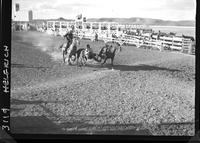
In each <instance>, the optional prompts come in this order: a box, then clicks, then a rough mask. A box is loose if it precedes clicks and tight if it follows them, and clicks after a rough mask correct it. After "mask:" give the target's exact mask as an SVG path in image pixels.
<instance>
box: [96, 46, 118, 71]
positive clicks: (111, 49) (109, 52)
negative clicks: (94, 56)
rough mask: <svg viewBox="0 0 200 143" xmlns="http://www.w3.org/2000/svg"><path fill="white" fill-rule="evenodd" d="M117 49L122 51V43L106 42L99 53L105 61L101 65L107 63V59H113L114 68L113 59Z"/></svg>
mask: <svg viewBox="0 0 200 143" xmlns="http://www.w3.org/2000/svg"><path fill="white" fill-rule="evenodd" d="M117 51H119V52H121V51H122V48H121V45H120V44H119V43H118V42H112V44H108V43H106V44H105V46H103V47H102V48H101V50H100V52H99V54H98V56H99V57H101V60H102V59H103V60H104V61H103V63H101V66H103V64H105V63H106V61H107V59H111V65H112V68H113V61H114V58H115V55H116V52H117Z"/></svg>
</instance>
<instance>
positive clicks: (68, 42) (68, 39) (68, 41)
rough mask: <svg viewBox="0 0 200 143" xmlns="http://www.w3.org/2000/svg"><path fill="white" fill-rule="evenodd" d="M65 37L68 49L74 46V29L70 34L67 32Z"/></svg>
mask: <svg viewBox="0 0 200 143" xmlns="http://www.w3.org/2000/svg"><path fill="white" fill-rule="evenodd" d="M64 37H65V38H66V39H67V48H69V46H70V45H71V44H72V40H73V38H74V35H73V29H71V30H70V31H69V32H67V33H66V34H65V35H64Z"/></svg>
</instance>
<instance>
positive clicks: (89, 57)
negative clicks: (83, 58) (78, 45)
mask: <svg viewBox="0 0 200 143" xmlns="http://www.w3.org/2000/svg"><path fill="white" fill-rule="evenodd" d="M86 52H87V53H88V59H92V58H93V57H94V54H93V50H92V48H91V47H90V45H89V44H87V47H86Z"/></svg>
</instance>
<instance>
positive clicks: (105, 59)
mask: <svg viewBox="0 0 200 143" xmlns="http://www.w3.org/2000/svg"><path fill="white" fill-rule="evenodd" d="M107 59H108V58H105V60H104V61H103V63H102V64H101V66H103V64H105V62H106V61H107Z"/></svg>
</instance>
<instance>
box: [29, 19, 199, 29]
mask: <svg viewBox="0 0 200 143" xmlns="http://www.w3.org/2000/svg"><path fill="white" fill-rule="evenodd" d="M45 21H74V20H72V19H65V18H62V17H60V18H57V19H34V20H32V22H36V23H41V22H45ZM87 21H88V22H118V23H122V24H144V25H156V26H192V27H194V26H195V21H192V20H182V21H170V20H161V19H151V18H139V17H133V18H89V19H87Z"/></svg>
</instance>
